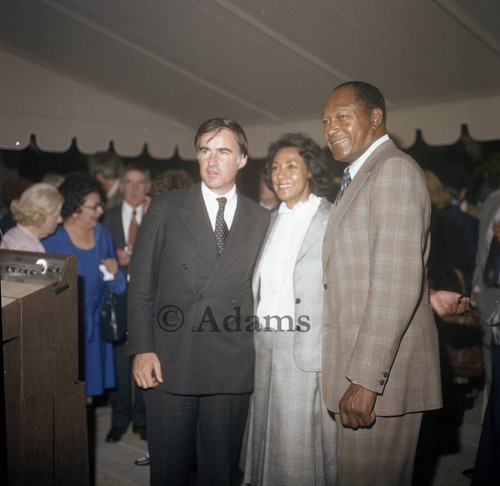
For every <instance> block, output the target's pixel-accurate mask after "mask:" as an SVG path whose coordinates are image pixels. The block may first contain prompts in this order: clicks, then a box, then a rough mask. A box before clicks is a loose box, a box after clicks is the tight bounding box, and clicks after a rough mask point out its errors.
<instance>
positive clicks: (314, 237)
mask: <svg viewBox="0 0 500 486" xmlns="http://www.w3.org/2000/svg"><path fill="white" fill-rule="evenodd" d="M330 208H331V205H330V203H329V202H328V201H327V200H326V199H323V200H322V201H321V203H320V205H319V207H318V210H317V211H316V214H315V215H314V216H313V218H312V220H311V223H310V224H309V228H307V231H306V234H305V236H304V240H303V241H302V245H301V246H300V249H299V253H298V254H297V260H296V263H297V262H298V261H300V260H301V259H302V258H303V257H304V255H306V254H307V252H308V251H309V250H310V248H311V247H312V246H314V245H315V244H316V243H317V241H318V238H323V236H324V230H325V221H326V220H327V219H328V216H329V214H330Z"/></svg>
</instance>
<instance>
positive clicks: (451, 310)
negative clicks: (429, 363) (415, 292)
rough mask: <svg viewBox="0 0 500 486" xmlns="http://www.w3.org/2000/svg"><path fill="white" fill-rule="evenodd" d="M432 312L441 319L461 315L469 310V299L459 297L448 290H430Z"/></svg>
mask: <svg viewBox="0 0 500 486" xmlns="http://www.w3.org/2000/svg"><path fill="white" fill-rule="evenodd" d="M430 301H431V307H432V310H433V311H434V312H435V313H436V314H437V315H438V316H439V317H441V318H443V317H448V316H454V315H455V314H463V313H464V312H466V311H468V310H469V309H470V299H469V297H460V294H458V293H457V292H449V291H448V290H431V292H430Z"/></svg>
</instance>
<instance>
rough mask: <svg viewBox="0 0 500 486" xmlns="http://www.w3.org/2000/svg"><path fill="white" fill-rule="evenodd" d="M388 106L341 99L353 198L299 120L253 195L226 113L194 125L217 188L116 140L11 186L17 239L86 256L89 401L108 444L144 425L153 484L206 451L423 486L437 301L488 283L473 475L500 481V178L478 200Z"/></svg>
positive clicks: (209, 455)
mask: <svg viewBox="0 0 500 486" xmlns="http://www.w3.org/2000/svg"><path fill="white" fill-rule="evenodd" d="M386 118H387V115H386V109H385V102H384V98H383V96H382V94H381V92H380V91H379V90H378V89H377V88H375V87H374V86H371V85H369V84H367V83H364V82H347V83H344V84H342V85H340V86H337V87H336V88H335V89H334V90H333V91H332V93H331V94H330V96H329V97H328V99H327V100H326V103H325V106H324V110H323V113H322V123H323V130H324V139H325V142H326V144H327V146H328V148H329V150H330V151H331V153H332V155H333V158H334V159H335V160H336V161H339V162H342V163H345V165H346V169H345V171H344V175H343V178H342V181H341V183H340V187H338V191H336V187H335V185H334V184H333V183H332V174H331V171H330V170H329V166H328V163H327V161H326V159H325V154H324V152H323V150H322V149H321V147H320V146H319V145H318V144H317V143H316V142H314V141H313V140H312V138H311V137H310V136H308V135H306V134H303V133H287V134H284V135H283V136H282V137H280V138H279V139H278V140H276V141H274V142H273V143H271V144H270V146H269V150H268V154H267V157H266V163H265V168H264V173H263V174H262V177H261V178H260V180H259V182H260V188H259V199H260V204H258V203H256V202H254V201H252V200H250V199H249V198H247V197H245V196H244V195H243V194H241V193H240V192H239V191H238V190H237V187H236V180H237V176H238V174H239V171H240V170H241V169H242V168H243V167H245V165H246V164H247V161H248V144H247V139H246V135H245V132H244V131H243V129H242V128H241V126H240V125H239V124H238V123H237V122H235V121H233V120H229V119H224V118H214V119H210V120H207V121H206V122H204V123H203V124H202V125H201V126H200V127H199V128H198V131H197V133H196V135H195V148H196V151H197V154H198V162H199V169H200V179H201V181H200V182H198V183H195V181H194V180H193V179H192V177H191V176H190V175H189V173H188V172H186V171H183V170H167V171H165V172H162V173H161V174H159V175H158V176H157V177H155V178H154V179H153V180H152V179H151V176H150V173H149V171H148V169H147V168H145V167H144V166H142V165H141V164H135V163H134V164H129V165H126V166H124V165H123V162H122V161H121V159H120V158H119V157H117V156H116V155H115V154H108V153H99V154H96V155H94V156H92V157H90V158H89V171H88V172H86V173H82V172H78V173H70V174H67V175H66V176H65V177H64V178H63V179H64V180H62V179H61V178H60V177H54V175H51V178H47V179H46V180H45V181H44V182H41V183H36V184H33V183H31V182H30V181H29V183H28V184H27V186H26V187H25V188H24V187H23V190H22V192H21V193H20V194H19V196H18V197H17V198H13V200H12V201H10V213H9V215H8V216H9V218H11V220H10V219H9V220H8V221H7V220H6V222H7V223H8V224H10V227H9V228H7V229H6V230H5V231H4V232H3V233H4V236H3V238H2V241H1V243H0V248H7V249H16V250H24V251H35V252H44V251H47V252H50V253H61V254H68V255H76V256H77V263H78V280H79V282H78V284H79V306H78V309H79V350H80V367H79V370H80V378H81V379H82V380H83V381H85V383H86V396H87V403H88V406H89V409H90V410H92V406H93V404H94V399H95V397H100V396H103V395H105V394H106V395H107V396H108V397H109V403H110V405H111V410H112V414H111V424H110V429H109V432H108V434H107V436H106V440H107V441H108V442H118V441H120V440H121V438H122V436H123V434H124V433H125V432H126V430H127V428H128V427H129V425H130V423H132V429H133V432H135V433H137V434H139V435H140V437H141V438H142V439H144V440H147V442H148V450H149V454H148V456H147V457H145V458H143V459H142V460H141V461H139V463H140V465H150V468H151V469H150V478H151V484H152V485H165V484H175V485H182V484H190V476H191V473H192V468H193V464H195V466H196V470H197V474H198V478H199V482H200V484H217V485H229V484H231V478H232V475H233V474H234V471H235V470H236V468H237V466H238V465H239V467H240V468H241V470H242V471H243V473H244V482H245V483H248V484H251V485H252V486H257V485H273V486H274V485H280V484H282V485H309V484H311V485H312V484H315V485H327V486H335V485H337V484H338V485H341V486H344V485H351V484H352V485H356V486H359V485H364V484H366V485H377V484H380V485H384V486H385V485H406V484H408V485H409V484H411V483H412V478H413V474H414V470H413V469H414V462H415V454H416V451H417V444H418V439H419V433H420V428H421V422H422V418H423V416H424V412H426V411H430V410H435V409H439V408H440V407H441V406H442V385H441V364H440V352H439V337H438V329H437V326H436V317H435V316H437V317H438V318H439V317H445V316H450V315H460V314H463V313H464V312H470V304H471V301H470V299H469V296H473V300H474V303H476V302H477V308H478V312H479V318H480V319H481V322H483V323H485V325H484V326H483V327H484V345H485V349H486V353H485V364H486V391H485V396H486V397H490V400H489V404H488V406H487V409H486V414H485V423H484V427H483V435H482V437H481V444H480V447H479V451H478V458H477V462H476V465H475V467H474V472H473V473H472V474H473V482H474V484H478V485H482V484H497V482H498V480H499V478H500V474H499V470H498V467H499V466H498V461H497V460H496V459H495V458H498V457H500V451H498V450H496V449H495V447H497V446H495V443H496V442H495V441H496V440H498V437H499V432H498V425H497V424H498V420H499V419H498V410H499V409H500V408H499V407H500V405H499V404H498V401H499V400H500V398H499V390H500V388H499V387H500V385H499V383H498V380H499V378H500V370H499V366H500V365H499V364H498V363H499V362H500V359H499V353H500V352H499V351H498V350H499V349H500V337H498V335H497V330H498V328H497V327H495V324H497V323H498V322H499V321H500V306H499V303H498V302H499V298H500V293H499V292H500V290H499V289H500V287H499V285H500V278H499V277H498V272H499V271H500V269H499V268H498V267H499V264H498V262H499V261H500V251H499V254H498V256H497V258H496V260H495V258H494V257H492V256H491V253H492V252H493V250H494V249H496V248H497V247H498V245H497V244H496V243H495V242H499V243H500V192H499V191H498V190H497V191H496V192H493V193H492V194H491V195H490V196H489V197H488V198H487V200H486V202H485V204H484V206H483V210H482V215H481V219H480V221H479V219H477V218H476V217H474V216H471V215H468V214H466V213H465V212H464V211H462V209H461V208H460V206H459V204H460V201H457V200H456V198H454V197H453V195H452V194H451V193H450V191H448V190H447V189H446V187H445V186H444V185H443V184H442V183H441V181H440V180H439V178H438V177H437V176H436V175H435V174H434V173H432V172H430V171H426V172H425V173H424V171H422V169H421V168H420V166H419V165H418V164H417V163H416V162H415V161H414V160H413V159H412V158H411V157H409V156H408V155H407V154H405V153H404V152H402V151H401V150H399V149H398V148H397V147H396V146H395V144H394V142H393V141H392V140H391V139H390V137H389V135H388V133H387V130H386ZM476 255H477V256H476ZM492 261H493V262H495V263H496V264H497V266H496V270H495V269H491V262H492ZM495 271H496V272H497V274H495V273H494V272H495ZM489 272H493V273H492V275H490V273H489ZM486 275H488V278H486ZM495 275H496V276H495ZM495 278H496V280H495ZM485 282H487V283H485ZM492 282H493V283H492ZM110 293H111V294H113V295H114V296H115V300H114V302H115V306H116V308H117V315H118V316H120V317H119V320H120V322H119V323H118V324H119V326H120V329H121V334H120V337H119V338H117V339H116V341H115V342H109V341H106V340H105V339H104V338H103V336H102V335H101V332H100V319H101V309H102V308H103V305H104V303H105V301H106V299H107V298H108V296H109V294H110ZM490 360H491V361H490ZM489 363H493V365H492V366H491V365H489ZM132 376H133V379H134V381H135V386H134V387H133V386H132V382H131V377H132ZM485 402H487V400H486V401H485ZM492 451H493V452H492ZM495 454H496V455H495ZM488 481H489V482H488Z"/></svg>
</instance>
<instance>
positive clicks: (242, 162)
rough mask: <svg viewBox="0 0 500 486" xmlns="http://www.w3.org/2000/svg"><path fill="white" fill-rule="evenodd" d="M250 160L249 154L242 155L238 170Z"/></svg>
mask: <svg viewBox="0 0 500 486" xmlns="http://www.w3.org/2000/svg"><path fill="white" fill-rule="evenodd" d="M247 162H248V155H240V162H239V164H238V170H240V169H243V167H245V165H247Z"/></svg>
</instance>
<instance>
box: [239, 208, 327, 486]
mask: <svg viewBox="0 0 500 486" xmlns="http://www.w3.org/2000/svg"><path fill="white" fill-rule="evenodd" d="M330 208H331V204H330V203H329V202H328V201H327V200H326V199H323V200H322V201H321V203H320V206H319V207H318V210H317V211H316V214H315V215H314V216H313V218H312V220H311V223H310V224H309V227H308V229H307V232H306V234H305V236H304V239H303V241H302V244H301V246H300V249H299V252H298V254H297V258H296V260H295V267H294V272H293V283H294V300H295V322H294V328H293V330H294V332H288V331H283V332H274V331H260V332H256V333H255V352H256V360H255V384H254V393H253V395H252V400H251V409H250V414H249V419H248V421H247V429H246V432H245V440H244V447H245V450H244V454H243V455H242V461H241V463H242V467H243V468H244V470H245V482H250V483H251V484H252V485H256V486H257V485H260V484H263V485H266V484H318V485H322V484H327V485H330V486H331V485H334V484H336V478H337V450H336V443H337V428H336V424H335V421H334V420H333V415H330V414H329V413H328V410H327V408H326V405H325V404H324V403H323V398H322V392H321V378H320V375H319V373H318V372H319V371H321V330H322V325H321V323H322V302H323V286H322V279H323V269H322V264H321V254H322V248H323V237H324V233H325V227H326V224H327V222H328V216H329V213H330ZM277 216H278V214H277V213H274V214H273V216H272V217H271V224H270V227H269V230H268V233H267V236H266V240H265V243H264V244H263V245H262V250H261V254H260V255H259V259H258V263H257V265H256V270H255V273H254V279H253V289H254V299H255V307H257V304H258V302H259V300H260V269H259V267H260V263H261V257H262V254H263V251H264V249H265V248H266V247H267V246H268V244H269V242H270V241H271V239H272V236H273V234H274V231H275V228H276V221H277V219H278V218H277ZM300 316H302V318H300ZM304 318H305V319H304ZM282 322H283V329H288V327H287V326H288V322H287V321H286V320H283V321H282ZM301 322H302V323H301ZM262 324H265V323H262ZM308 326H309V327H308Z"/></svg>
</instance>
